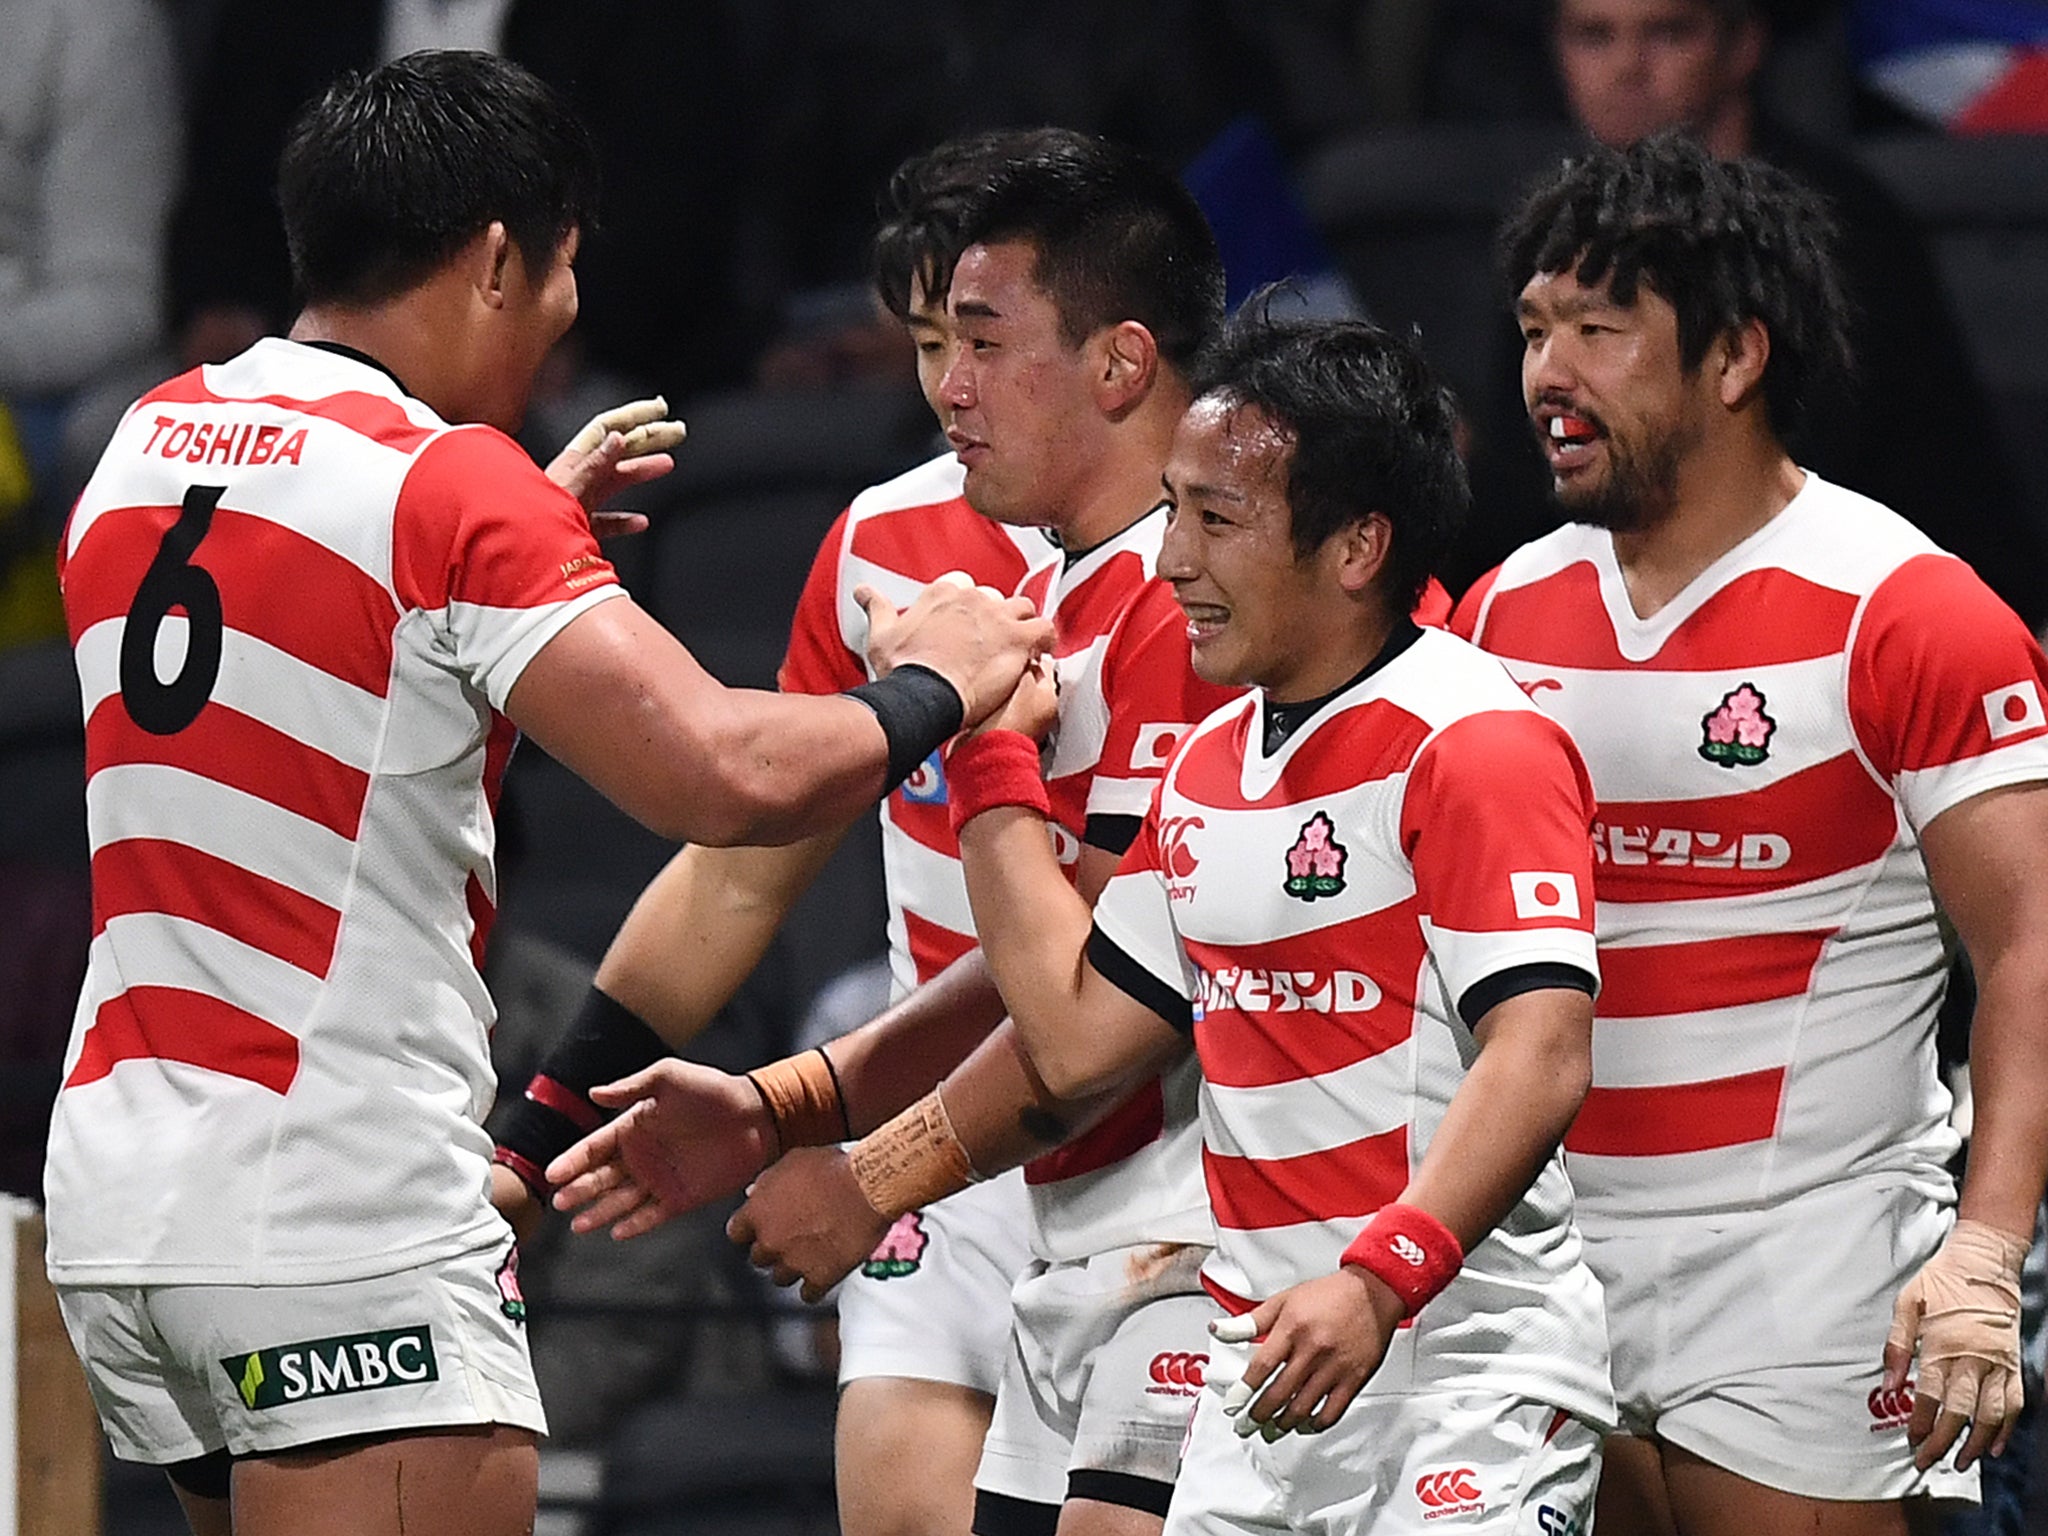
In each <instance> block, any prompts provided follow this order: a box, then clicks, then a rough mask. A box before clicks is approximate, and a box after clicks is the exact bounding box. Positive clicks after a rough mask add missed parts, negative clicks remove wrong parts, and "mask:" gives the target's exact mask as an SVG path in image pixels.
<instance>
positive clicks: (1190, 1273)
mask: <svg viewBox="0 0 2048 1536" xmlns="http://www.w3.org/2000/svg"><path fill="white" fill-rule="evenodd" d="M1208 1256H1209V1250H1208V1249H1207V1248H1205V1247H1204V1248H1197V1247H1189V1246H1182V1245H1174V1246H1170V1247H1162V1246H1161V1245H1159V1244H1145V1245H1141V1246H1138V1247H1132V1248H1118V1249H1112V1250H1111V1251H1109V1252H1108V1253H1103V1254H1097V1255H1095V1256H1094V1257H1092V1258H1088V1259H1079V1260H1074V1261H1072V1262H1067V1263H1060V1264H1045V1263H1042V1262H1039V1263H1033V1264H1032V1265H1031V1267H1030V1268H1029V1269H1027V1270H1026V1271H1025V1272H1024V1274H1023V1275H1022V1276H1021V1277H1020V1278H1019V1279H1018V1281H1017V1286H1016V1290H1015V1291H1014V1292H1013V1294H1012V1302H1013V1307H1014V1311H1015V1314H1016V1317H1015V1322H1014V1324H1013V1325H1012V1329H1011V1334H1010V1340H1009V1345H1008V1361H1007V1364H1006V1365H1005V1367H1004V1372H1003V1384H1002V1390H1001V1391H1000V1392H998V1393H997V1394H996V1411H995V1419H994V1421H993V1422H992V1423H991V1424H990V1425H989V1430H988V1436H987V1438H986V1439H985V1440H984V1441H983V1442H982V1453H981V1466H980V1468H979V1470H978V1471H976V1473H975V1476H974V1486H975V1487H976V1489H978V1490H980V1491H981V1492H983V1493H987V1494H995V1495H999V1496H1001V1497H1004V1498H1010V1499H1021V1500H1025V1501H1028V1502H1030V1503H1034V1504H1042V1505H1052V1506H1058V1505H1060V1504H1062V1503H1064V1502H1065V1501H1066V1500H1067V1499H1068V1498H1070V1497H1073V1498H1093V1499H1100V1500H1102V1501H1103V1502H1105V1503H1111V1504H1122V1505H1126V1506H1128V1507H1132V1508H1138V1509H1152V1510H1154V1511H1155V1512H1156V1513H1160V1514H1164V1513H1165V1509H1166V1497H1167V1494H1168V1492H1169V1490H1170V1489H1171V1487H1172V1485H1173V1480H1174V1477H1175V1475H1176V1473H1177V1472H1178V1470H1179V1465H1180V1449H1181V1445H1182V1443H1183V1441H1185V1440H1186V1438H1187V1425H1188V1415H1189V1414H1190V1413H1191V1412H1192V1411H1193V1409H1194V1405H1195V1401H1196V1399H1197V1398H1199V1397H1200V1396H1201V1392H1202V1382H1203V1372H1204V1369H1205V1368H1206V1366H1207V1364H1208V1359H1209V1355H1208V1350H1209V1344H1210V1340H1209V1324H1210V1322H1211V1321H1212V1320H1214V1319H1215V1318H1217V1317H1220V1316H1222V1309H1221V1308H1220V1307H1218V1306H1217V1304H1216V1302H1215V1300H1214V1299H1213V1298H1211V1297H1210V1295H1209V1294H1208V1293H1207V1292H1206V1291H1204V1290H1203V1289H1202V1285H1201V1269H1202V1263H1203V1261H1204V1260H1206V1259H1207V1258H1208Z"/></svg>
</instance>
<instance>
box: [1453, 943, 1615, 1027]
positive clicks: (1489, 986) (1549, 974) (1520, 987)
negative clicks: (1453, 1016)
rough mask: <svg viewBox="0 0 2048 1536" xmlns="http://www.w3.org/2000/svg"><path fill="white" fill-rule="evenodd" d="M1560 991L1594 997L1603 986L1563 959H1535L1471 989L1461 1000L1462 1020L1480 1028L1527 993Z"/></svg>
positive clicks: (1467, 990) (1491, 977)
mask: <svg viewBox="0 0 2048 1536" xmlns="http://www.w3.org/2000/svg"><path fill="white" fill-rule="evenodd" d="M1556 988H1568V989H1570V990H1571V991H1574V992H1583V993H1585V994H1586V996H1588V997H1592V996H1594V995H1595V994H1596V993H1597V992H1598V991H1599V990H1600V984H1599V982H1598V981H1597V980H1596V979H1595V978H1594V976H1593V974H1592V973H1591V972H1590V971H1586V970H1584V969H1582V968H1581V967H1579V966H1576V965H1567V964H1566V963H1564V962H1563V961H1561V960H1535V961H1531V962H1529V963H1528V964H1526V965H1511V966H1509V967H1508V968H1507V969H1506V970H1504V971H1495V972H1494V973H1493V974H1492V975H1491V976H1488V977H1486V978H1485V979H1484V980H1481V981H1476V982H1474V983H1473V984H1472V985H1471V986H1469V987H1467V988H1466V989H1465V992H1464V995H1463V996H1462V997H1460V998H1459V999H1458V1017H1459V1018H1461V1019H1463V1020H1464V1021H1465V1027H1466V1028H1467V1029H1477V1028H1478V1027H1479V1021H1480V1020H1481V1019H1483V1018H1485V1017H1486V1016H1487V1015H1488V1014H1489V1013H1491V1012H1493V1010H1494V1009H1496V1008H1498V1007H1499V1006H1500V1005H1501V1004H1502V1003H1505V1002H1507V1001H1508V1000H1509V999H1511V998H1517V997H1520V996H1522V994H1523V993H1525V992H1541V991H1546V990H1551V989H1556Z"/></svg>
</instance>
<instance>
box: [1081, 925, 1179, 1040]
mask: <svg viewBox="0 0 2048 1536" xmlns="http://www.w3.org/2000/svg"><path fill="white" fill-rule="evenodd" d="M1088 963H1089V964H1090V965H1092V966H1094V967H1095V969H1096V970H1097V971H1098V972H1100V973H1101V975H1102V979H1103V980H1104V981H1106V982H1108V983H1109V984H1110V985H1111V986H1113V987H1115V988H1116V989H1117V990H1118V991H1119V992H1121V993H1123V994H1124V995H1125V996H1126V997H1128V998H1130V999H1131V1001H1133V1002H1134V1003H1137V1004H1138V1005H1139V1006H1140V1007H1144V1008H1149V1009H1150V1010H1151V1011H1152V1012H1154V1013H1156V1014H1158V1015H1159V1017H1160V1018H1161V1019H1163V1020H1165V1021H1166V1023H1167V1024H1168V1025H1169V1026H1171V1027H1172V1028H1174V1029H1177V1030H1179V1031H1180V1032H1181V1033H1182V1034H1186V1033H1187V1032H1188V1031H1189V1030H1190V1029H1192V1028H1193V1027H1194V1010H1193V1006H1192V1005H1191V1004H1190V1003H1189V1002H1188V1000H1187V999H1186V998H1185V997H1182V996H1181V995H1180V993H1179V992H1178V991H1177V990H1176V989H1175V988H1174V987H1173V986H1171V985H1170V984H1169V983H1167V982H1165V981H1162V980H1161V979H1160V978H1159V977H1157V976H1154V975H1153V974H1152V973H1151V972H1150V971H1148V970H1146V969H1145V967H1144V966H1142V965H1140V964H1139V963H1138V962H1137V961H1136V960H1134V959H1132V958H1131V956H1130V955H1129V954H1128V953H1126V952H1125V950H1124V949H1123V948H1122V946H1120V945H1119V944H1118V943H1117V942H1116V940H1114V939H1112V938H1111V937H1110V936H1109V935H1108V934H1106V933H1104V932H1103V931H1102V930H1101V929H1100V928H1094V929H1091V930H1090V931H1089V934H1088Z"/></svg>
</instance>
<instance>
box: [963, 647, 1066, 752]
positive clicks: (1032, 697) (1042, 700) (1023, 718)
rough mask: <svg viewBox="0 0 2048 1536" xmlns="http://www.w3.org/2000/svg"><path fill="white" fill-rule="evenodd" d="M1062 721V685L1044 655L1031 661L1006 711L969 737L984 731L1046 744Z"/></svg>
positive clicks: (1003, 707) (973, 731) (977, 728)
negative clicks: (1018, 735) (1017, 735)
mask: <svg viewBox="0 0 2048 1536" xmlns="http://www.w3.org/2000/svg"><path fill="white" fill-rule="evenodd" d="M1059 718H1060V681H1059V674H1058V672H1057V671H1056V670H1055V669H1054V663H1053V659H1052V657H1051V655H1050V654H1047V653H1045V652H1041V653H1039V654H1038V655H1036V656H1034V657H1032V658H1031V663H1030V665H1028V666H1027V667H1025V669H1024V675H1023V676H1022V677H1020V678H1018V679H1017V686H1016V687H1015V688H1013V689H1012V690H1011V691H1010V697H1009V698H1008V700H1006V701H1005V702H1004V704H1003V706H1002V708H1000V709H998V710H997V711H996V712H995V713H994V714H992V715H990V716H989V717H988V718H987V719H986V720H984V721H982V722H981V724H979V725H977V726H976V727H975V728H974V729H973V730H971V731H969V732H968V733H967V734H968V735H970V736H979V735H980V734H981V733H982V732H983V731H1021V732H1023V733H1024V734H1025V735H1026V736H1029V737H1030V738H1031V739H1032V740H1033V741H1044V740H1045V738H1046V736H1047V735H1048V734H1050V732H1051V731H1052V728H1053V726H1055V725H1056V724H1058V723H1059Z"/></svg>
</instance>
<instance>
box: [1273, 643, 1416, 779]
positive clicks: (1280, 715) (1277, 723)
mask: <svg viewBox="0 0 2048 1536" xmlns="http://www.w3.org/2000/svg"><path fill="white" fill-rule="evenodd" d="M1421 638H1422V631H1421V630H1419V629H1417V628H1416V627H1415V621H1414V620H1413V619H1411V618H1409V617H1408V616H1407V615H1406V614H1403V615H1402V616H1401V617H1400V618H1398V619H1396V620H1395V621H1394V629H1393V632H1392V633H1391V634H1389V635H1388V636H1387V643H1386V644H1385V645H1383V646H1381V647H1380V651H1379V654H1378V655H1377V656H1375V657H1373V659H1372V660H1371V661H1368V662H1367V663H1366V664H1365V668H1364V670H1363V671H1361V672H1359V673H1358V674H1357V675H1356V676H1354V677H1352V678H1351V679H1350V680H1349V681H1347V682H1345V683H1344V684H1342V685H1341V686H1339V687H1336V688H1332V689H1331V690H1330V691H1329V692H1328V693H1326V694H1324V695H1323V696H1322V697H1321V698H1319V699H1305V700H1303V701H1302V702H1301V703H1299V704H1275V703H1274V702H1273V701H1272V700H1271V699H1268V698H1261V699H1260V701H1259V704H1260V707H1261V709H1262V710H1263V711H1264V713H1265V717H1266V735H1265V746H1264V748H1263V749H1262V750H1263V752H1264V754H1265V755H1266V756H1267V757H1271V756H1272V755H1273V754H1274V753H1275V752H1278V751H1279V750H1280V748H1281V747H1282V746H1283V745H1285V744H1286V741H1287V738H1288V737H1290V736H1292V735H1293V734H1294V733H1295V732H1296V731H1297V730H1299V729H1300V728H1301V726H1302V725H1303V724H1304V723H1306V722H1307V720H1308V719H1309V717H1310V716H1311V715H1313V714H1315V712H1316V711H1317V710H1319V709H1321V708H1322V707H1323V706H1324V705H1325V704H1327V703H1329V702H1330V701H1331V700H1332V699H1334V698H1336V697H1337V696H1338V695H1339V694H1344V693H1349V692H1350V691H1351V690H1352V689H1353V688H1356V687H1357V686H1358V685H1359V684H1360V683H1362V682H1364V681H1365V680H1366V679H1367V678H1368V677H1371V676H1372V675H1373V673H1375V672H1377V671H1379V669H1380V668H1381V667H1384V666H1385V665H1386V664H1387V663H1388V662H1390V661H1392V660H1393V659H1394V658H1395V657H1396V656H1399V655H1400V654H1401V653H1402V652H1403V651H1405V650H1407V649H1408V647H1409V646H1411V645H1413V644H1414V643H1415V642H1416V641H1418V640H1420V639H1421Z"/></svg>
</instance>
